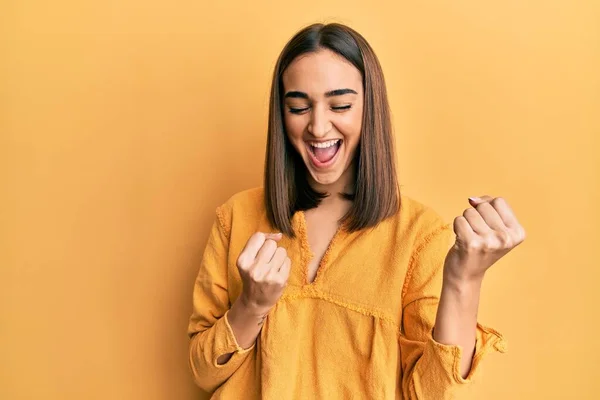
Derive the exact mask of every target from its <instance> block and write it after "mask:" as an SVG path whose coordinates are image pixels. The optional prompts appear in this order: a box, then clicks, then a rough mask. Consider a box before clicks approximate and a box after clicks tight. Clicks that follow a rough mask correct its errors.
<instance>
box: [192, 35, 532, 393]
mask: <svg viewBox="0 0 600 400" xmlns="http://www.w3.org/2000/svg"><path fill="white" fill-rule="evenodd" d="M393 144H394V139H393V136H392V129H391V123H390V113H389V108H388V99H387V94H386V88H385V83H384V78H383V73H382V70H381V67H380V64H379V62H378V60H377V57H376V56H375V54H374V53H373V50H372V49H371V47H370V46H369V44H368V43H367V42H366V41H365V39H364V38H363V37H362V36H361V35H360V34H358V33H357V32H355V31H354V30H352V29H350V28H348V27H346V26H343V25H340V24H328V25H323V24H315V25H312V26H309V27H307V28H305V29H303V30H302V31H300V32H298V33H297V34H296V35H295V36H294V37H293V38H292V39H291V40H290V42H289V43H288V44H287V45H286V46H285V48H284V49H283V51H282V53H281V55H280V57H279V59H278V62H277V65H276V67H275V72H274V75H273V83H272V89H271V101H270V110H269V131H268V141H267V151H266V165H265V180H264V186H263V187H260V188H255V189H251V190H247V191H244V192H241V193H238V194H236V195H234V196H233V197H231V198H230V199H229V200H228V201H227V202H226V203H225V204H223V205H221V206H220V207H218V208H217V210H216V218H215V222H214V224H213V226H212V230H211V232H210V237H209V240H208V244H207V246H206V249H205V253H204V257H203V260H202V265H201V266H200V271H199V273H198V277H197V280H196V284H195V288H194V295H193V314H192V316H191V318H190V323H189V329H188V334H189V336H190V338H191V341H190V353H189V356H190V360H189V361H190V366H191V369H192V372H193V375H194V379H195V381H196V383H197V384H198V385H199V386H200V387H201V388H203V389H204V390H205V391H207V392H209V393H212V395H213V397H212V398H223V399H259V398H265V399H276V400H283V399H435V400H440V399H450V398H456V397H457V396H459V395H460V393H461V391H462V390H464V388H465V387H467V386H469V385H468V383H469V382H471V380H472V379H471V378H472V376H473V375H474V373H475V371H476V370H477V369H478V366H479V364H480V362H481V359H482V356H483V355H484V354H485V353H487V352H489V351H490V350H499V351H504V341H503V338H502V336H501V335H500V334H499V333H497V332H496V331H494V330H493V329H490V328H487V327H484V326H482V325H480V324H478V323H477V319H476V318H477V308H478V303H479V295H480V288H481V283H482V280H483V277H484V275H485V272H486V270H487V269H488V268H489V267H490V266H491V265H492V264H494V263H495V262H496V261H497V260H498V259H499V258H500V257H502V256H503V255H505V254H506V253H507V252H508V251H510V250H511V249H512V248H514V247H515V246H517V245H518V244H519V243H521V242H522V241H523V240H524V238H525V232H524V230H523V228H522V227H521V226H520V224H519V222H518V221H517V219H516V218H515V215H514V213H513V212H512V211H511V209H510V207H509V205H508V204H507V202H506V201H505V200H504V199H502V198H491V197H489V196H483V197H479V198H470V199H469V202H470V207H469V208H467V209H466V210H465V211H464V212H463V214H462V215H461V216H458V217H457V218H456V219H455V220H454V223H453V224H446V223H445V222H444V221H443V220H442V218H441V217H440V216H439V215H438V214H437V213H436V212H435V211H433V210H432V209H431V208H429V207H427V206H425V205H423V204H421V203H419V202H418V201H416V200H414V199H412V198H409V197H407V196H405V195H404V194H400V192H399V186H398V182H397V179H396V168H395V156H394V151H393V147H394V146H393ZM273 232H278V233H273Z"/></svg>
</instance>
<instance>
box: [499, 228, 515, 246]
mask: <svg viewBox="0 0 600 400" xmlns="http://www.w3.org/2000/svg"><path fill="white" fill-rule="evenodd" d="M498 240H499V241H500V246H501V247H502V248H507V247H511V246H512V238H511V236H510V234H509V233H508V232H506V231H500V232H498Z"/></svg>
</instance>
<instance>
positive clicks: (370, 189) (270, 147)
mask: <svg viewBox="0 0 600 400" xmlns="http://www.w3.org/2000/svg"><path fill="white" fill-rule="evenodd" d="M321 49H328V50H331V51H333V52H334V53H336V54H338V55H340V56H342V57H344V58H345V59H346V60H348V61H349V62H350V63H351V64H352V65H354V66H355V67H356V68H357V69H358V70H359V71H360V73H361V74H362V78H363V88H364V107H363V116H362V130H361V136H360V141H359V145H358V149H357V152H356V156H355V157H356V158H357V159H356V160H355V161H356V181H355V185H354V187H355V192H354V193H352V194H348V193H345V194H343V196H344V197H345V198H347V199H349V200H353V204H352V206H351V208H350V210H349V211H348V213H347V214H346V215H345V216H344V217H343V219H342V223H343V224H344V225H346V229H348V230H349V231H350V232H354V231H358V230H360V229H363V228H368V227H373V226H375V225H377V224H378V223H379V222H381V221H383V220H384V219H386V218H388V217H389V216H391V215H393V214H395V213H396V212H397V211H398V210H399V207H400V191H399V186H398V180H397V176H396V165H395V154H394V138H393V136H392V124H391V119H390V110H389V104H388V98H387V90H386V87H385V80H384V77H383V71H382V69H381V65H380V64H379V60H378V59H377V56H375V53H374V52H373V49H372V48H371V46H370V45H369V44H368V43H367V41H366V40H365V38H363V37H362V36H361V35H360V34H359V33H358V32H356V31H354V30H353V29H351V28H349V27H347V26H345V25H341V24H337V23H332V24H327V25H324V24H313V25H310V26H308V27H306V28H304V29H302V30H301V31H300V32H298V33H297V34H296V35H295V36H294V37H293V38H292V39H291V40H290V41H289V42H288V43H287V44H286V46H285V47H284V48H283V51H282V52H281V54H280V55H279V58H278V60H277V64H276V66H275V70H274V73H273V82H272V85H271V98H270V104H269V128H268V137H267V149H266V160H265V177H264V193H265V206H266V210H267V217H268V219H269V222H270V223H271V225H272V226H273V227H274V228H275V229H277V230H279V231H281V232H283V233H285V234H286V235H289V236H291V237H295V233H294V231H293V228H292V223H291V218H292V216H293V215H294V213H295V212H296V211H299V210H308V209H311V208H315V207H317V206H318V205H319V203H320V202H321V200H322V199H323V198H324V197H326V196H327V194H326V193H320V192H317V191H315V190H314V189H312V187H311V186H310V185H309V182H308V176H307V174H308V171H307V169H306V166H305V165H304V161H303V160H302V158H301V157H300V155H299V154H298V152H297V151H296V149H294V147H293V146H292V144H291V142H290V140H289V139H288V137H287V134H286V132H285V126H284V121H283V112H284V111H283V102H282V99H283V82H282V76H283V72H284V71H285V69H286V68H287V67H288V66H289V65H290V64H291V62H292V61H293V60H294V59H296V57H298V56H300V55H302V54H305V53H311V52H316V51H319V50H321Z"/></svg>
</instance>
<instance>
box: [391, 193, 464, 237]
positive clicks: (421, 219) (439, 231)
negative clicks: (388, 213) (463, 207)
mask: <svg viewBox="0 0 600 400" xmlns="http://www.w3.org/2000/svg"><path fill="white" fill-rule="evenodd" d="M388 224H390V226H391V227H392V230H393V232H390V233H391V234H393V235H395V236H396V237H397V238H402V239H401V240H402V241H403V242H404V243H410V244H411V246H412V247H413V248H414V247H418V246H420V245H422V244H425V243H426V242H428V241H429V240H430V239H431V238H432V237H435V236H443V237H444V238H443V240H448V239H450V238H451V236H452V232H453V229H452V223H448V222H447V221H446V220H445V219H444V217H442V215H441V214H440V213H439V212H438V211H437V210H435V209H434V208H433V207H431V206H429V205H426V204H424V203H422V202H421V201H419V200H416V199H415V198H413V197H411V196H408V195H406V194H401V195H400V208H399V211H398V212H397V213H396V214H395V215H393V216H392V217H390V219H389V222H388Z"/></svg>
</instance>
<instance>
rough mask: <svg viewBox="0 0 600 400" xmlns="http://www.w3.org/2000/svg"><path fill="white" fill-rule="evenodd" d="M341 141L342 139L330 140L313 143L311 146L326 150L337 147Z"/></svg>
mask: <svg viewBox="0 0 600 400" xmlns="http://www.w3.org/2000/svg"><path fill="white" fill-rule="evenodd" d="M339 141H340V139H334V140H329V141H327V142H311V143H310V145H311V146H313V147H318V148H320V149H324V148H327V147H331V146H334V145H336V144H337V142H339Z"/></svg>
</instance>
